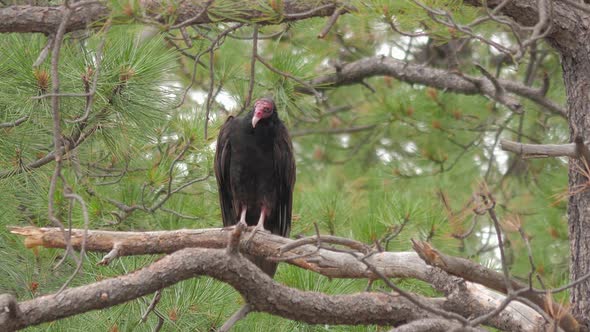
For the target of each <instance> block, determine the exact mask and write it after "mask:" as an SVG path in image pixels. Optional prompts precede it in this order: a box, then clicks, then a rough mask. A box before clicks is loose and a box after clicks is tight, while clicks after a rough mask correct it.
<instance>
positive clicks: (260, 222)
mask: <svg viewBox="0 0 590 332" xmlns="http://www.w3.org/2000/svg"><path fill="white" fill-rule="evenodd" d="M264 220H266V208H265V207H264V206H263V207H262V208H261V209H260V218H258V223H257V224H256V227H254V229H253V230H252V234H250V237H249V238H248V240H247V241H250V240H252V238H253V237H254V234H256V232H258V231H264Z"/></svg>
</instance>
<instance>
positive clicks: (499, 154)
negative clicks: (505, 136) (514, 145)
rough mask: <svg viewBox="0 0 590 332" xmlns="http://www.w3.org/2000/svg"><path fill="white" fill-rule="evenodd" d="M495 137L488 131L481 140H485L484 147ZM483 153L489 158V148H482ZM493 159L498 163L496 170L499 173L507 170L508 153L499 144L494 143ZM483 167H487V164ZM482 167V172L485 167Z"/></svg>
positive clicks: (492, 142)
mask: <svg viewBox="0 0 590 332" xmlns="http://www.w3.org/2000/svg"><path fill="white" fill-rule="evenodd" d="M495 139H496V137H495V134H492V133H490V134H488V135H485V137H484V139H483V140H484V142H485V145H486V147H491V146H492V145H493V144H494V140H495ZM483 153H484V155H485V156H486V157H487V158H490V152H489V149H484V150H483ZM494 159H495V161H496V164H497V165H498V170H499V171H500V173H502V174H504V173H506V172H507V171H508V153H507V152H506V151H504V150H502V149H500V144H496V147H495V148H494ZM485 167H487V164H486V165H485ZM492 167H493V166H492ZM483 168H484V167H482V172H486V171H487V169H483Z"/></svg>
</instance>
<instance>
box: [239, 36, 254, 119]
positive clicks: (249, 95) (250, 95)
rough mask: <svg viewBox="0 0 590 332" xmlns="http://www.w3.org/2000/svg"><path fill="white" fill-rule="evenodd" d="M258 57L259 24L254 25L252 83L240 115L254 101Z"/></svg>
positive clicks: (249, 85) (251, 61) (251, 64)
mask: <svg viewBox="0 0 590 332" xmlns="http://www.w3.org/2000/svg"><path fill="white" fill-rule="evenodd" d="M257 56H258V24H254V31H253V32H252V58H251V59H250V82H249V83H248V95H247V96H246V100H245V101H244V106H243V107H242V109H241V110H240V112H239V113H241V112H242V111H244V110H245V109H246V108H247V107H249V106H250V102H251V101H252V93H253V92H254V83H255V80H256V57H257Z"/></svg>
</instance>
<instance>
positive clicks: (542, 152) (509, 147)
mask: <svg viewBox="0 0 590 332" xmlns="http://www.w3.org/2000/svg"><path fill="white" fill-rule="evenodd" d="M500 148H501V149H502V150H504V151H509V152H514V153H516V154H518V155H521V156H523V157H525V158H546V157H570V158H576V157H578V151H577V150H576V144H575V143H569V144H524V143H518V142H513V141H509V140H505V139H503V140H501V141H500Z"/></svg>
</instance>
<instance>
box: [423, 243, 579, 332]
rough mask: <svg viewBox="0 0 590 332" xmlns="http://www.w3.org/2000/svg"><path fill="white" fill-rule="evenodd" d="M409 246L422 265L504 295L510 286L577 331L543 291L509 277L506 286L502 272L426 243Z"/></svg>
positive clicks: (567, 326)
mask: <svg viewBox="0 0 590 332" xmlns="http://www.w3.org/2000/svg"><path fill="white" fill-rule="evenodd" d="M413 247H414V250H416V252H417V253H418V255H420V257H421V258H422V259H423V260H424V261H425V262H426V264H429V265H432V266H436V267H438V268H440V269H442V270H444V271H446V272H448V273H450V274H452V275H455V276H458V277H461V278H463V279H465V280H468V281H472V282H475V283H478V284H481V285H484V286H486V287H489V288H491V289H493V290H496V291H499V292H502V293H505V294H506V293H508V292H509V289H507V288H508V287H510V288H512V289H514V290H515V291H516V292H517V293H519V294H518V296H521V297H523V298H525V299H527V300H530V301H531V302H533V303H534V304H536V305H538V306H539V307H541V308H544V310H545V311H547V312H559V313H562V314H561V316H560V317H554V318H555V319H556V320H558V321H559V325H560V326H561V327H562V328H563V329H564V330H565V331H578V330H579V328H580V326H579V324H578V322H577V321H576V319H575V318H574V317H573V316H572V315H571V314H570V313H567V310H566V309H564V308H563V307H561V306H560V305H559V304H557V303H555V302H553V303H552V302H551V301H548V300H547V299H546V297H545V296H544V291H536V290H534V289H530V288H529V285H527V284H525V283H523V282H521V281H518V280H516V279H514V278H510V280H509V285H507V284H506V282H505V276H504V274H502V273H498V272H496V271H494V270H491V269H488V268H486V267H484V266H482V265H480V264H477V263H474V262H472V261H470V260H468V259H464V258H460V257H453V256H448V255H445V254H443V253H441V252H439V251H438V250H436V249H435V248H433V247H432V246H431V245H430V244H429V243H427V242H417V241H413ZM548 306H552V308H547V307H548Z"/></svg>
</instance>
